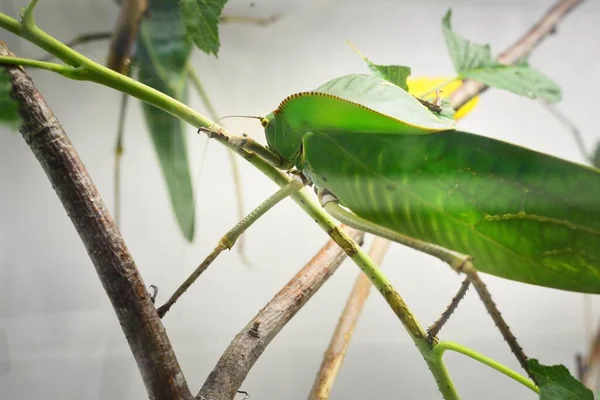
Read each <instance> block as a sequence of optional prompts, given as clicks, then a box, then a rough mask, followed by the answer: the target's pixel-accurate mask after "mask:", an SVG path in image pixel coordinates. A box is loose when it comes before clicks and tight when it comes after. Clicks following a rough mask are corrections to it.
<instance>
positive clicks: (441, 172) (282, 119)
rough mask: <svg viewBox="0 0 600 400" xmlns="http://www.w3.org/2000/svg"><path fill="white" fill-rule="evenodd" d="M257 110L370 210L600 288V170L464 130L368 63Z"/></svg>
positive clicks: (493, 262) (487, 261)
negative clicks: (369, 69) (368, 71)
mask: <svg viewBox="0 0 600 400" xmlns="http://www.w3.org/2000/svg"><path fill="white" fill-rule="evenodd" d="M261 122H262V125H263V127H264V128H265V134H266V138H267V142H268V145H269V148H270V150H271V151H273V152H274V153H275V154H276V155H278V156H280V157H281V158H282V159H284V160H286V161H288V162H290V163H292V164H294V165H295V167H296V168H297V169H298V170H300V171H302V172H303V173H304V174H305V175H306V176H307V177H308V178H309V179H310V180H312V182H313V183H314V184H315V186H316V187H317V188H319V189H320V190H325V191H327V192H330V193H332V194H333V195H334V196H335V198H337V199H338V200H339V202H340V204H341V205H343V206H345V207H346V208H348V209H349V210H350V211H352V213H354V215H356V216H357V217H359V218H361V219H362V220H363V221H367V222H368V223H371V224H373V225H374V226H379V227H381V229H382V230H386V231H388V232H389V231H392V233H394V232H395V233H397V234H400V235H404V236H407V237H410V238H414V239H417V240H420V241H423V242H428V243H432V244H435V245H437V246H441V247H444V248H447V249H450V250H453V251H455V252H460V253H462V254H468V255H470V256H472V257H473V260H474V262H473V263H474V265H475V266H476V268H477V269H478V270H479V271H481V272H484V273H488V274H491V275H495V276H499V277H503V278H506V279H511V280H515V281H520V282H525V283H530V284H535V285H540V286H546V287H551V288H556V289H563V290H570V291H578V292H586V293H600V171H598V170H596V169H593V168H589V167H585V166H582V165H577V164H574V163H571V162H568V161H565V160H561V159H558V158H555V157H552V156H549V155H545V154H541V153H538V152H535V151H532V150H529V149H526V148H522V147H519V146H515V145H512V144H508V143H505V142H501V141H498V140H495V139H490V138H487V137H483V136H478V135H475V134H471V133H467V132H461V131H457V130H455V128H454V126H453V125H452V124H451V123H450V122H449V121H448V120H446V119H444V118H440V117H439V116H437V115H435V114H434V113H432V112H430V111H429V110H428V109H427V108H426V107H424V106H423V105H422V104H421V103H420V102H419V101H417V100H416V99H415V98H414V97H412V96H411V95H409V94H408V93H407V92H405V91H404V90H403V89H401V88H399V87H397V86H395V85H392V84H390V83H389V82H387V81H385V80H382V79H380V78H377V77H374V76H370V75H348V76H343V77H341V78H337V79H334V80H332V81H330V82H328V83H326V84H325V85H323V86H321V87H319V88H318V89H316V90H315V91H311V92H303V93H298V94H295V95H292V96H289V97H288V98H287V99H285V100H284V101H283V102H282V103H281V105H280V106H279V107H278V108H277V109H276V110H275V111H274V112H273V113H271V114H269V115H268V116H267V117H265V118H263V119H262V121H261ZM326 209H327V207H326Z"/></svg>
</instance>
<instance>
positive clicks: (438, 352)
mask: <svg viewBox="0 0 600 400" xmlns="http://www.w3.org/2000/svg"><path fill="white" fill-rule="evenodd" d="M446 350H451V351H454V352H457V353H460V354H462V355H465V356H467V357H470V358H472V359H473V360H476V361H479V362H480V363H482V364H484V365H487V366H488V367H490V368H493V369H495V370H496V371H498V372H500V373H502V374H504V375H506V376H508V377H509V378H511V379H514V380H515V381H517V382H519V383H520V384H522V385H523V386H525V387H527V388H529V389H531V390H532V391H534V392H536V393H539V392H540V389H539V388H538V387H537V386H536V385H535V383H533V381H531V380H529V379H527V378H526V377H524V376H523V375H521V374H519V373H518V372H516V371H514V370H512V369H510V368H508V367H507V366H505V365H503V364H500V363H499V362H498V361H496V360H493V359H491V358H489V357H487V356H484V355H483V354H481V353H478V352H476V351H475V350H473V349H469V348H468V347H465V346H462V345H460V344H458V343H454V342H446V341H442V342H439V343H438V344H437V345H436V346H435V347H434V348H433V351H432V352H431V357H432V358H434V359H435V360H441V359H442V356H443V354H444V352H445V351H446Z"/></svg>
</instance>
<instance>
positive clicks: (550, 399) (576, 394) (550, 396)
mask: <svg viewBox="0 0 600 400" xmlns="http://www.w3.org/2000/svg"><path fill="white" fill-rule="evenodd" d="M527 365H528V366H529V369H530V371H531V373H532V374H533V375H534V376H535V378H536V379H537V381H538V385H539V387H540V400H594V394H593V393H592V391H591V390H590V389H588V388H586V387H585V386H584V385H583V384H582V383H581V382H579V381H578V380H577V379H575V378H573V377H572V376H571V374H570V373H569V370H568V369H567V368H565V366H563V365H553V366H545V365H541V364H540V363H539V362H538V361H537V360H534V359H531V360H529V361H528V362H527Z"/></svg>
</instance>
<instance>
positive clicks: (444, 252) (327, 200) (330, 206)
mask: <svg viewBox="0 0 600 400" xmlns="http://www.w3.org/2000/svg"><path fill="white" fill-rule="evenodd" d="M319 198H320V200H321V204H322V205H323V208H324V209H325V211H327V212H328V213H329V214H331V216H333V217H334V218H335V219H337V220H338V221H340V222H341V223H343V224H346V225H348V226H350V227H352V228H355V229H359V230H362V231H365V232H368V233H371V234H373V235H377V236H381V237H383V238H385V239H389V240H392V241H394V242H396V243H400V244H403V245H405V246H408V247H411V248H413V249H415V250H419V251H421V252H423V253H426V254H429V255H431V256H434V257H436V258H438V259H440V260H442V261H444V262H446V263H447V264H449V265H450V267H451V268H452V269H453V270H455V271H457V272H459V273H460V272H463V273H464V274H465V275H467V278H468V279H469V281H470V282H471V284H473V287H475V289H476V290H477V294H478V295H479V297H480V298H481V300H482V301H483V304H484V305H485V308H486V309H487V311H488V313H489V314H490V316H491V317H492V319H493V321H494V323H495V324H496V326H497V327H498V330H499V331H500V333H501V334H502V336H503V337H504V340H506V342H507V343H508V345H509V347H510V349H511V351H512V352H513V354H514V355H515V357H516V358H517V360H518V361H519V363H520V364H521V367H522V368H523V369H524V370H525V371H526V372H527V374H528V375H529V377H530V378H531V379H532V380H533V381H534V382H535V381H536V380H535V377H534V376H533V375H532V374H531V372H530V371H529V368H528V366H527V359H528V358H527V356H526V355H525V353H524V352H523V349H522V348H521V346H520V345H519V344H518V343H517V339H516V338H515V336H514V335H513V334H512V332H511V331H510V328H509V327H508V324H507V323H506V322H505V321H504V319H503V318H502V315H501V314H500V311H498V308H497V307H496V305H495V304H494V302H493V301H492V297H491V295H490V293H489V291H488V290H487V288H486V286H485V284H484V283H483V282H482V281H481V279H480V278H479V275H477V271H476V270H475V267H474V266H473V264H472V263H471V258H470V257H468V256H465V255H463V254H459V253H456V252H453V251H452V250H449V249H446V248H444V247H441V246H438V245H435V244H432V243H427V242H423V241H421V240H418V239H414V238H411V237H410V236H406V235H402V234H400V233H397V232H394V231H393V230H391V229H388V228H385V227H383V226H381V225H378V224H376V223H373V222H371V221H368V220H366V219H364V218H361V217H359V216H357V215H354V214H353V213H351V212H349V211H346V210H345V209H343V208H342V207H341V206H340V205H339V203H338V199H337V198H336V197H335V196H334V195H333V194H331V193H329V192H327V191H321V192H320V193H319Z"/></svg>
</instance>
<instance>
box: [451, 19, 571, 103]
mask: <svg viewBox="0 0 600 400" xmlns="http://www.w3.org/2000/svg"><path fill="white" fill-rule="evenodd" d="M451 16H452V11H451V10H448V12H447V13H446V16H444V18H443V20H442V30H443V33H444V38H445V39H446V45H447V46H448V51H449V52H450V57H451V58H452V61H453V63H454V68H455V69H456V72H457V73H458V74H459V76H460V77H461V78H468V79H473V80H475V81H478V82H481V83H483V84H485V85H488V86H492V87H495V88H498V89H504V90H508V91H511V92H513V93H516V94H519V95H522V96H527V97H530V98H533V99H534V98H538V97H540V98H543V99H545V100H547V101H549V102H557V101H559V100H560V97H561V92H560V87H558V85H557V84H556V83H554V82H553V81H552V80H551V79H550V78H548V77H547V76H545V75H544V74H542V73H541V72H539V71H537V70H536V69H534V68H532V67H530V66H529V65H528V64H527V60H526V59H525V58H524V59H522V60H519V62H518V63H517V64H515V65H503V64H500V63H498V62H497V61H496V60H494V58H493V57H492V52H491V50H490V46H489V45H481V44H477V43H473V42H471V41H470V40H467V39H465V38H463V37H461V36H459V35H457V34H456V33H454V32H453V31H452V26H451V23H450V18H451Z"/></svg>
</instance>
